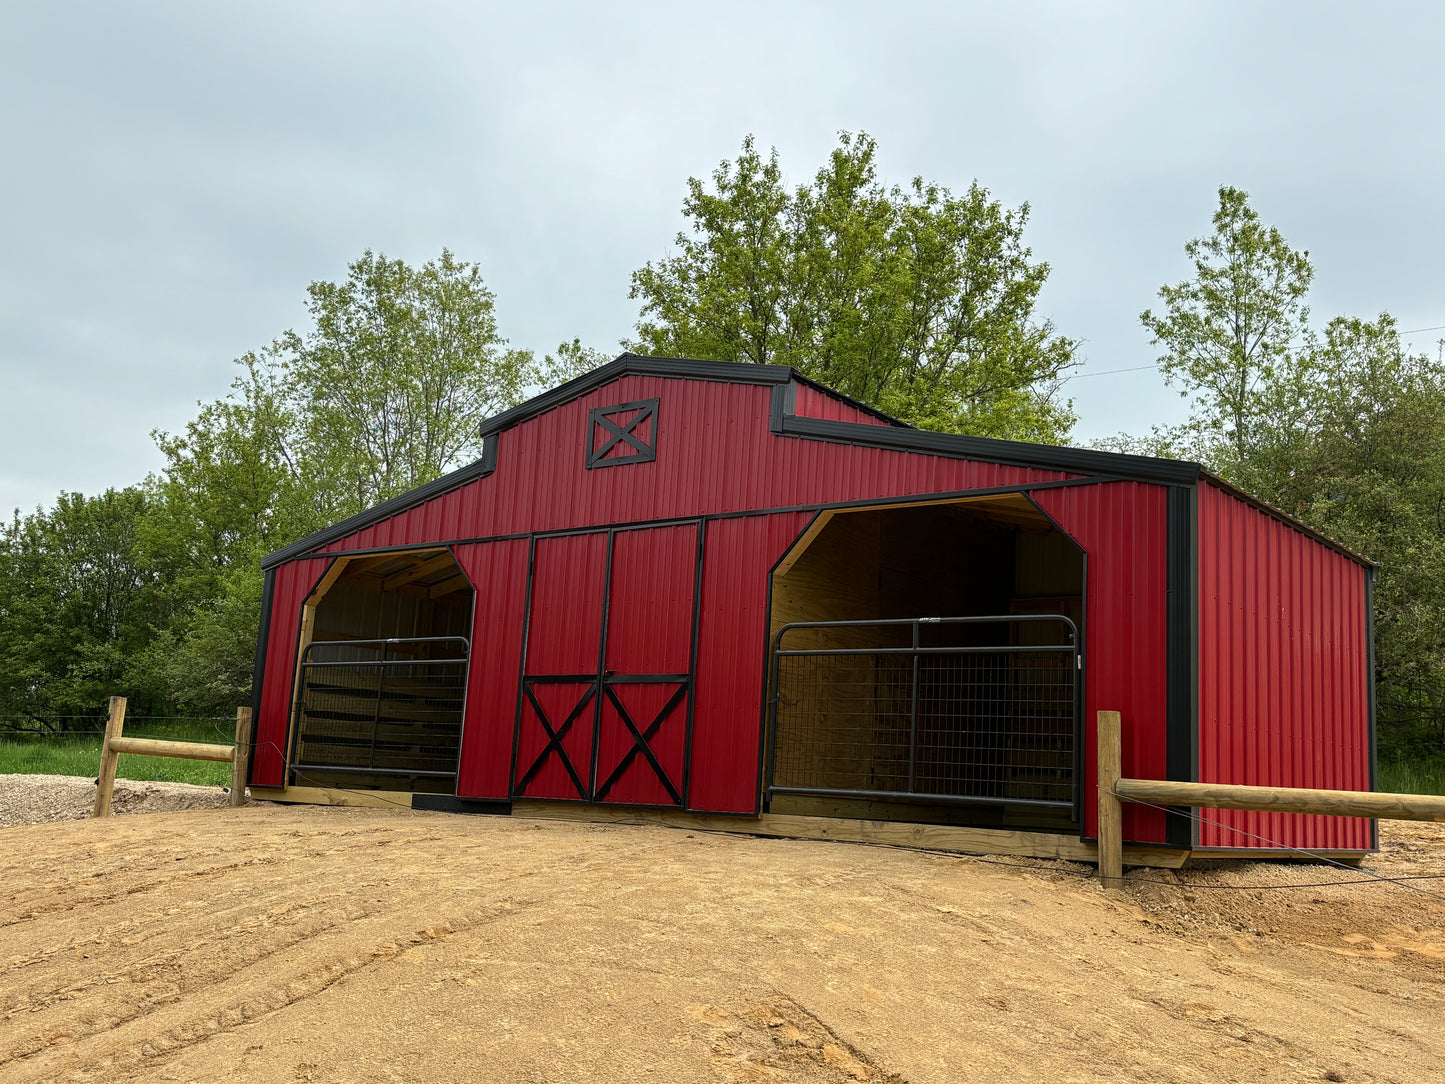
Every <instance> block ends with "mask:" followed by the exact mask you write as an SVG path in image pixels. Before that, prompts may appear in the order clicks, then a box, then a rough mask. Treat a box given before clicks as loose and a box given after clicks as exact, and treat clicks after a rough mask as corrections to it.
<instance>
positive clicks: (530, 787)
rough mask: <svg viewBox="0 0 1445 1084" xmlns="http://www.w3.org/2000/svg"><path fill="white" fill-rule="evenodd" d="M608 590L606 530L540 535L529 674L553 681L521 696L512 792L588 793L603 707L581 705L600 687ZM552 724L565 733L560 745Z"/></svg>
mask: <svg viewBox="0 0 1445 1084" xmlns="http://www.w3.org/2000/svg"><path fill="white" fill-rule="evenodd" d="M606 587H607V534H606V532H594V533H591V534H569V535H561V536H555V537H552V538H539V539H537V542H536V547H535V549H534V551H533V554H532V608H531V612H530V614H529V615H528V618H527V647H526V652H527V654H526V664H525V666H524V668H523V672H524V673H525V675H526V677H528V678H542V679H550V680H544V681H541V682H535V683H533V684H532V685H531V688H530V691H531V696H524V697H523V698H522V700H521V716H520V718H521V725H520V726H519V727H518V729H517V763H516V768H515V771H514V772H513V778H512V793H513V795H525V796H526V797H528V798H563V799H568V800H574V801H575V800H577V799H581V798H586V797H587V787H588V778H589V776H590V773H591V770H592V741H593V736H594V734H595V732H596V727H595V725H594V724H595V719H596V715H597V706H596V704H595V703H594V702H592V701H588V703H587V705H586V706H585V708H583V709H582V710H581V711H577V708H578V706H579V705H580V704H582V702H583V699H584V698H585V697H588V696H589V695H592V693H593V692H595V685H596V681H597V663H598V652H599V650H600V649H601V644H602V615H603V603H604V601H605V591H606ZM559 678H570V679H571V680H569V681H565V682H559V681H558V680H557V679H559ZM534 701H535V702H534ZM539 708H540V711H539V710H538V709H539ZM574 712H576V714H575V717H574V718H573V722H572V725H571V726H570V727H569V726H567V720H568V718H569V716H573V714H574ZM544 716H545V719H544ZM549 729H550V730H552V731H555V732H557V733H558V734H560V735H561V741H560V748H558V747H554V746H553V744H552V742H551V739H550V735H549V733H548V730H549ZM569 765H570V766H571V771H569V770H568V766H569ZM573 773H575V774H576V778H574V775H573ZM529 776H530V778H529Z"/></svg>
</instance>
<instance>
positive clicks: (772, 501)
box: [326, 376, 1073, 553]
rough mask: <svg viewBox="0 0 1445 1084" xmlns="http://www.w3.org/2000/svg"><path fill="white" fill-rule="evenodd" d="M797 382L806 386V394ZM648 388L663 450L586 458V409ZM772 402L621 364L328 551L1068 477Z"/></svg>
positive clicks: (643, 394) (758, 391) (757, 390)
mask: <svg viewBox="0 0 1445 1084" xmlns="http://www.w3.org/2000/svg"><path fill="white" fill-rule="evenodd" d="M804 390H807V389H804V388H800V389H799V391H800V394H801V392H802V391H804ZM652 398H656V399H658V400H659V403H658V410H657V459H656V460H655V461H653V462H650V463H626V464H619V465H616V466H599V467H595V468H593V469H591V470H588V469H587V468H586V463H585V460H586V451H587V448H586V445H587V440H588V438H589V436H590V430H589V428H588V411H589V410H590V409H592V408H593V407H606V406H608V405H613V404H617V403H625V402H633V401H640V400H644V399H652ZM830 401H831V402H834V403H836V400H830ZM771 402H772V389H771V388H767V387H761V386H759V385H755V384H727V383H722V382H719V381H708V380H684V379H673V378H665V377H654V376H624V377H619V378H618V379H617V380H616V381H614V382H613V383H611V384H608V385H606V386H605V387H602V388H598V389H597V390H595V391H593V392H591V393H589V394H588V395H585V396H583V397H582V398H580V399H576V400H574V401H572V402H570V403H565V404H563V405H562V406H559V407H557V408H556V409H555V410H551V411H548V412H547V413H546V414H542V415H539V416H538V417H536V418H532V419H530V420H529V421H525V422H522V423H521V424H520V425H518V426H517V427H516V428H514V429H508V430H506V431H505V432H503V433H501V434H499V436H498V450H497V469H496V471H495V472H494V473H492V474H490V475H488V476H487V477H485V478H479V479H477V480H476V481H473V482H469V483H467V484H466V485H463V486H461V487H459V488H457V489H455V490H453V491H451V492H450V493H445V494H442V495H441V496H439V497H435V498H433V499H432V500H430V501H427V502H426V503H425V504H421V505H418V506H417V507H415V508H412V509H410V510H408V511H405V512H401V513H398V514H397V515H395V516H392V517H391V518H390V519H386V520H383V521H381V522H380V523H376V524H373V525H372V526H370V527H366V528H363V529H362V530H360V531H358V532H356V533H355V534H353V535H349V536H348V537H346V538H344V539H341V540H339V541H337V542H334V543H332V544H331V545H329V546H327V547H326V551H327V552H331V553H339V552H343V551H346V550H354V549H380V548H388V547H393V546H397V547H400V546H414V545H417V544H418V543H420V542H444V541H458V540H465V539H471V538H494V537H497V536H501V535H509V534H525V533H527V532H531V531H555V530H571V529H575V528H579V527H605V526H608V525H610V524H615V523H639V522H645V521H648V520H659V519H684V518H688V517H693V516H700V515H717V514H722V513H736V512H748V511H754V510H761V509H768V508H788V507H792V506H795V505H806V504H822V503H829V502H834V501H845V500H866V499H869V498H875V497H896V496H900V495H904V494H911V493H938V492H948V491H954V490H965V489H986V488H991V487H994V486H1008V485H1024V484H1028V483H1030V482H1048V481H1057V480H1062V479H1066V478H1070V477H1073V476H1072V475H1070V474H1068V473H1065V472H1062V471H1052V470H1040V469H1037V468H1032V467H1011V466H1003V465H1000V464H997V463H981V462H976V461H973V460H966V459H950V458H946V457H942V456H934V455H925V454H922V453H918V452H901V451H895V450H888V449H882V448H868V447H859V446H854V445H848V444H840V443H837V442H834V441H822V440H806V439H801V438H797V437H779V436H777V435H775V434H774V433H773V432H772V431H771V430H770V429H769V427H768V426H769V418H770V411H771ZM837 405H838V406H839V407H845V406H846V404H841V403H840V404H837ZM849 409H851V408H849ZM860 413H861V412H860ZM845 420H853V421H856V420H858V419H845ZM874 420H876V419H874Z"/></svg>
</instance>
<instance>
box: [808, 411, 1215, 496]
mask: <svg viewBox="0 0 1445 1084" xmlns="http://www.w3.org/2000/svg"><path fill="white" fill-rule="evenodd" d="M781 432H782V433H783V435H785V436H792V437H811V438H813V439H815V440H830V441H835V442H840V443H843V444H866V445H871V446H873V447H876V448H891V449H896V450H898V451H905V452H924V453H926V454H928V455H946V456H950V457H953V458H956V459H981V460H983V461H984V462H986V463H1004V464H1008V465H1009V466H1014V467H1037V468H1039V469H1041V470H1059V471H1068V472H1070V473H1072V474H1085V475H1091V474H1107V475H1113V476H1115V477H1119V478H1125V479H1133V480H1136V481H1141V482H1164V483H1167V484H1172V485H1193V484H1194V483H1195V482H1196V481H1198V480H1199V473H1200V470H1201V469H1202V468H1201V467H1200V466H1199V464H1198V463H1189V462H1185V461H1184V460H1180V459H1154V458H1152V457H1150V456H1147V455H1125V454H1123V453H1120V452H1100V451H1094V450H1093V449H1090V448H1066V447H1062V446H1057V445H1051V444H1026V443H1024V442H1023V441H1017V440H995V439H994V438H992V437H968V436H961V435H959V434H956V433H930V432H928V431H926V430H923V429H890V428H885V427H883V426H880V425H868V424H866V423H864V422H834V421H824V420H823V419H821V418H799V417H797V416H796V415H789V416H786V417H784V419H783V427H782V430H781Z"/></svg>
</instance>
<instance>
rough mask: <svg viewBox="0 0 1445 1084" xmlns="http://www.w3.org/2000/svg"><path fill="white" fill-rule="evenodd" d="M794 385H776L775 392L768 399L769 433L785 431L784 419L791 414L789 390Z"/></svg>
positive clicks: (774, 386)
mask: <svg viewBox="0 0 1445 1084" xmlns="http://www.w3.org/2000/svg"><path fill="white" fill-rule="evenodd" d="M792 386H793V385H792V384H791V383H789V384H775V385H773V391H772V394H771V396H769V398H768V431H769V432H771V433H781V432H782V431H783V417H784V415H786V414H789V413H791V411H790V409H789V405H788V389H789V388H791V387H792Z"/></svg>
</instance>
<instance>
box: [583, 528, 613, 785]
mask: <svg viewBox="0 0 1445 1084" xmlns="http://www.w3.org/2000/svg"><path fill="white" fill-rule="evenodd" d="M616 548H617V532H616V531H608V532H607V554H606V556H605V557H604V558H603V562H602V627H601V628H600V629H599V630H598V632H597V672H596V673H595V674H594V675H593V677H592V680H593V681H596V682H597V683H598V696H597V703H596V705H595V706H594V707H593V711H592V759H591V762H590V763H589V764H588V765H587V793H586V794H585V795H584V797H586V798H588V799H591V798H592V797H593V795H595V794H596V793H597V754H598V752H599V751H600V750H601V748H602V695H601V692H602V689H601V685H602V679H603V678H604V677H605V676H606V674H607V631H608V630H607V626H608V624H610V623H611V620H612V557H613V554H614V553H615V552H616Z"/></svg>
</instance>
